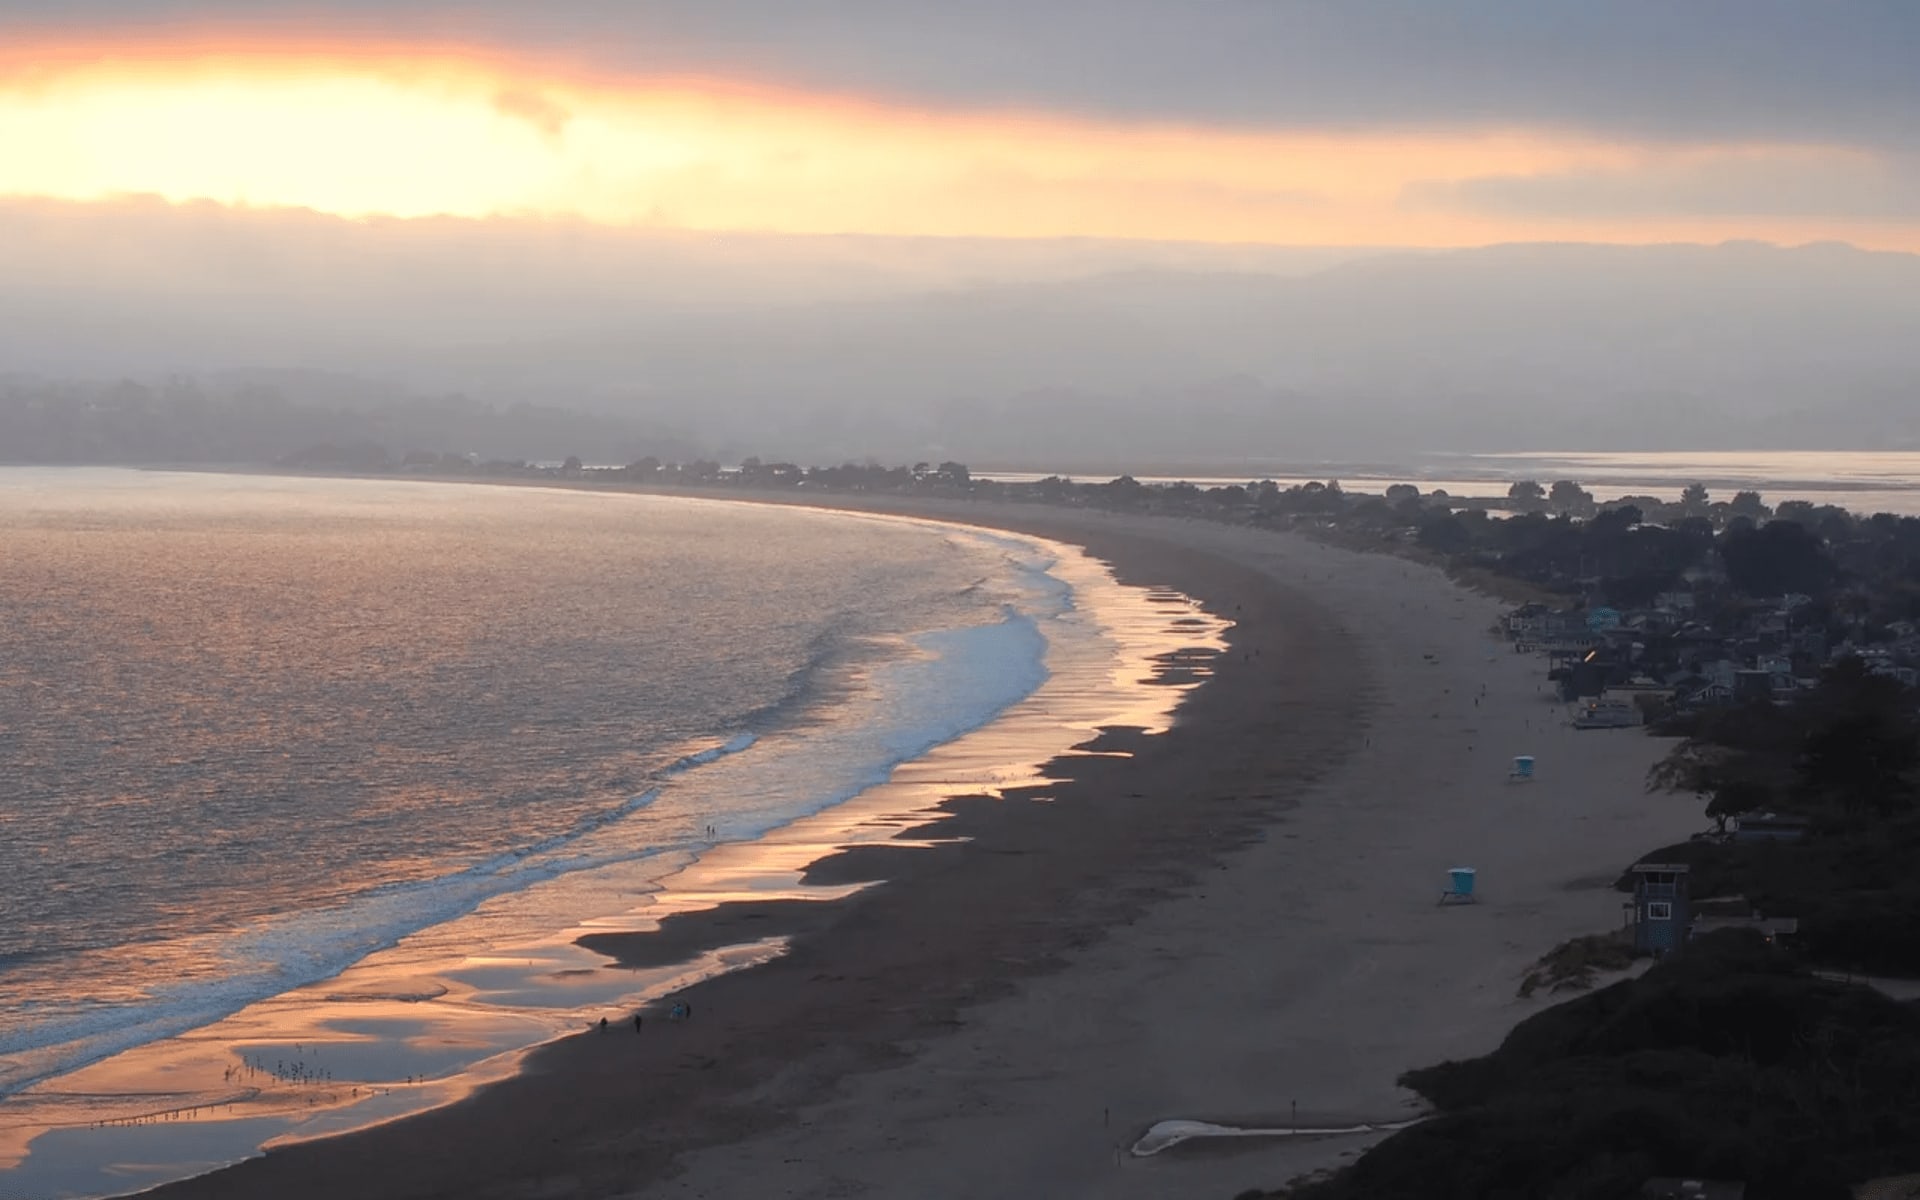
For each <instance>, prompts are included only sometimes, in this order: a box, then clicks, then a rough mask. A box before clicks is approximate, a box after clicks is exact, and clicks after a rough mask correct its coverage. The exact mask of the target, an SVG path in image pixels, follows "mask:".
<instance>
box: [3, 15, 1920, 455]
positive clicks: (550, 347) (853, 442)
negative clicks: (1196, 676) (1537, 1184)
mask: <svg viewBox="0 0 1920 1200" xmlns="http://www.w3.org/2000/svg"><path fill="white" fill-rule="evenodd" d="M1822 13H1823V14H1824V15H1819V14H1813V13H1811V12H1801V11H1797V10H1796V9H1794V8H1793V6H1771V7H1768V8H1765V9H1763V10H1757V11H1756V10H1755V9H1753V8H1752V7H1751V6H1744V5H1737V4H1732V3H1723V2H1720V0H1713V2H1709V3H1702V4H1698V5H1689V6H1687V7H1685V8H1684V9H1674V8H1672V6H1669V5H1661V4H1655V3H1651V2H1646V3H1643V2H1641V0H1633V2H1631V3H1625V4H1621V5H1615V6H1610V8H1609V9H1608V13H1607V17H1606V19H1604V20H1601V19H1598V18H1596V16H1595V15H1594V13H1593V12H1592V11H1590V10H1589V9H1588V8H1587V7H1586V6H1582V5H1575V4H1569V3H1558V2H1552V3H1546V4H1530V5H1525V6H1520V5H1514V4H1508V3H1501V2H1498V0H1471V2H1463V3H1461V4H1459V5H1454V6H1448V7H1447V8H1446V9H1445V10H1436V9H1434V8H1432V7H1429V6H1426V5H1422V4H1416V3H1412V2H1411V0H1368V2H1367V3H1356V4H1351V5H1341V6H1322V5H1312V4H1302V5H1276V6H1271V7H1268V6H1248V5H1219V4H1201V5H1196V6H1188V7H1182V8H1179V9H1175V8H1172V7H1169V6H1165V5H1161V4H1155V3H1152V2H1151V0H1123V2H1120V3H1116V4H1113V5H1110V6H1106V7H1104V8H1103V9H1101V10H1100V12H1099V14H1098V19H1086V17H1087V15H1086V14H1080V15H1077V16H1076V15H1073V14H1071V13H1068V12H1067V11H1066V10H1058V11H1056V10H1028V9H1025V8H1019V9H1016V8H1014V7H1013V6H1010V5H1005V4H1000V3H997V2H996V3H989V4H983V5H978V6H968V7H967V8H966V9H965V10H955V9H952V8H950V7H948V6H937V5H930V4H925V3H920V2H919V0H912V2H909V3H904V4H897V5H882V4H877V3H867V2H865V0H856V2H855V3H851V4H848V5H845V6H841V7H840V8H837V9H835V10H833V11H832V12H830V13H818V14H814V15H813V16H810V17H806V18H804V19H803V18H800V17H796V16H795V15H794V13H793V12H791V11H790V10H788V9H786V8H783V7H782V6H778V5H770V4H766V3H764V2H762V0H725V2H723V3H715V4H706V5H699V6H693V5H686V4H683V3H676V2H674V0H647V2H646V3H640V4H619V5H615V4H608V3H604V2H602V0H564V2H561V3H555V4H552V5H545V6H542V7H541V8H540V9H539V10H538V11H534V10H530V9H527V8H525V7H524V6H516V5H508V4H500V3H479V4H458V5H455V4H448V3H440V2H439V0H422V2H421V3H417V4H413V5H410V6H407V7H406V8H404V9H399V10H396V9H394V8H393V7H392V6H385V5H382V6H371V5H367V4H364V3H358V2H355V0H315V2H311V3H301V4H297V5H280V4H269V5H262V4H246V5H242V4H238V3H234V2H231V0H166V2H164V3H143V4H139V5H133V4H128V3H121V2H116V0H84V2H80V3H70V2H63V3H59V4H54V3H51V2H43V0H26V2H24V3H21V4H17V5H13V6H10V7H9V9H8V11H7V12H6V13H5V14H0V32H4V33H5V34H6V35H7V37H8V48H7V50H6V51H5V52H4V54H0V140H4V141H5V142H6V144H7V145H9V147H10V149H11V153H10V154H9V155H8V156H7V158H6V160H5V161H4V162H0V228H5V229H6V230H7V234H8V236H6V237H5V238H0V376H4V377H11V378H13V379H15V380H16V381H18V380H21V379H37V380H41V381H53V382H55V383H71V382H74V381H91V382H93V383H98V384H111V383H113V382H115V381H118V380H120V379H122V378H127V379H132V380H136V381H140V382H144V383H150V384H157V383H163V382H164V381H165V380H168V379H170V378H175V377H179V376H190V377H193V378H195V379H196V380H200V381H202V383H203V385H204V386H207V387H209V388H213V389H216V390H218V389H226V390H227V391H229V392H231V393H233V394H234V395H236V396H238V395H277V396H279V397H280V398H281V399H284V400H287V401H289V402H295V403H311V404H333V405H342V404H344V405H353V406H366V405H374V404H381V403H386V402H389V401H392V400H394V399H396V398H409V397H411V398H427V399H435V400H438V399H441V398H445V397H449V396H458V397H462V398H465V399H466V400H468V401H472V402H475V403H478V404H481V405H490V406H495V407H504V406H511V405H537V406H541V407H543V408H546V409H566V410H572V411H575V412H578V413H580V414H583V415H585V416H590V417H596V418H609V419H614V420H617V421H620V422H627V423H631V424H632V426H633V427H634V428H635V429H637V430H647V431H654V433H655V434H656V435H657V436H659V437H661V438H662V439H665V440H667V441H670V442H671V443H672V444H674V445H680V446H687V447H693V448H696V449H698V450H701V451H704V452H706V453H710V454H713V455H716V456H728V455H735V456H737V455H744V454H760V455H762V456H778V457H788V458H794V459H806V460H810V461H820V462H831V461H839V460H843V459H859V458H863V457H866V456H875V457H880V458H884V459H894V460H909V461H910V460H913V459H917V458H924V457H949V456H951V457H959V458H962V459H972V460H978V461H985V462H999V463H1017V464H1020V465H1039V464H1048V463H1061V464H1086V463H1093V462H1101V463H1112V464H1115V465H1120V464H1123V463H1129V462H1140V461H1154V462H1170V461H1178V462H1188V463H1210V462H1218V461H1223V460H1226V459H1234V458H1249V457H1254V458H1266V459H1275V460H1297V459H1311V458H1352V457H1363V458H1364V457H1376V456H1404V455H1408V454H1413V453H1420V452H1430V451H1442V452H1476V451H1496V452H1497V451H1513V450H1525V449H1532V448H1539V447H1571V448H1584V449H1592V450H1619V449H1660V448H1687V449H1735V448H1740V449H1778V448H1789V447H1797V446H1809V447H1815V448H1842V447H1862V448H1880V447H1887V446H1894V447H1903V446H1910V445H1913V444H1914V435H1912V434H1911V433H1910V432H1909V431H1910V430H1911V429H1913V428H1914V427H1915V424H1914V417H1915V416H1917V415H1920V338H1915V337H1914V336H1913V334H1914V332H1915V331H1916V330H1920V299H1916V297H1920V258H1916V256H1915V252H1920V146H1917V145H1916V143H1915V142H1914V140H1913V137H1912V133H1911V131H1912V129H1913V128H1915V127H1916V126H1915V124H1914V122H1913V121H1912V120H1910V119H1908V118H1911V117H1913V116H1914V115H1916V109H1920V88H1916V87H1915V86H1914V83H1913V80H1912V78H1911V72H1907V71H1905V70H1904V64H1905V63H1907V62H1909V61H1911V56H1910V55H1908V54H1906V51H1907V50H1910V49H1915V48H1916V47H1920V18H1916V17H1915V16H1914V15H1912V14H1909V13H1906V12H1905V11H1904V10H1901V9H1894V8H1889V7H1888V6H1886V5H1884V4H1876V3H1872V2H1870V0H1859V2H1858V3H1848V4H1842V5H1838V6H1831V7H1829V8H1827V9H1823V10H1822ZM1629 66H1631V67H1633V68H1634V70H1633V72H1632V73H1631V75H1630V76H1629V75H1623V74H1622V71H1623V70H1624V69H1625V68H1627V67H1629ZM1629 77H1630V78H1632V79H1633V81H1634V82H1633V85H1632V86H1630V87H1629V86H1625V85H1624V84H1623V82H1622V80H1623V79H1625V78H1629ZM16 386H20V385H19V384H18V383H16ZM434 448H435V449H457V448H458V447H434ZM396 449H397V448H396ZM540 452H542V451H540V450H536V449H532V448H530V449H529V451H528V453H540ZM3 456H4V453H3V452H0V457H3Z"/></svg>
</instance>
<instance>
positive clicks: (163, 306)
mask: <svg viewBox="0 0 1920 1200" xmlns="http://www.w3.org/2000/svg"><path fill="white" fill-rule="evenodd" d="M0 221H4V226H3V227H4V228H5V229H6V230H7V234H6V236H5V237H4V238H3V239H0V372H5V373H7V374H11V375H13V376H15V377H16V378H18V377H38V378H51V379H93V380H100V379H109V380H110V379H115V378H119V377H129V378H135V379H155V378H160V377H164V376H167V375H180V374H190V375H194V376H197V377H201V378H203V379H217V378H221V377H228V378H232V377H236V376H237V377H240V378H247V379H250V380H252V381H255V382H258V381H261V380H265V381H267V382H268V383H269V384H271V385H272V386H274V387H276V388H278V389H281V390H282V391H285V392H290V393H293V394H291V395H289V396H288V398H289V399H296V400H298V399H312V398H314V397H313V396H303V395H301V394H300V393H301V392H302V391H303V390H304V391H308V392H312V391H314V390H315V389H319V390H321V391H323V392H324V393H325V398H326V399H328V400H329V401H330V402H338V403H346V404H353V403H361V402H372V401H375V400H378V399H380V398H383V397H391V396H394V395H446V394H450V393H461V394H463V395H465V396H467V397H470V398H472V399H473V400H477V401H483V402H489V403H494V404H501V405H504V404H510V403H522V402H533V403H541V404H553V405H562V406H567V407H571V408H578V409H586V410H591V411H598V412H605V413H610V414H617V415H621V416H628V417H636V418H641V419H643V420H644V422H645V423H646V424H647V425H649V426H657V427H661V428H671V429H673V430H676V431H678V432H679V433H681V434H683V435H685V436H686V437H688V438H690V439H692V440H693V442H694V443H696V444H698V445H701V446H703V447H705V448H707V449H708V450H709V451H710V452H712V453H714V454H717V455H720V456H723V457H724V456H727V455H733V454H759V455H762V456H781V457H791V458H795V459H802V460H806V461H837V460H839V459H844V458H850V457H860V456H864V455H875V456H879V457H883V458H890V459H911V458H920V457H928V456H932V455H938V456H941V457H957V458H960V459H962V460H963V461H971V462H979V463H993V464H996V465H1003V466H1034V467H1045V468H1052V467H1055V466H1059V467H1062V468H1070V467H1077V468H1081V469H1096V468H1102V467H1106V466H1114V467H1126V466H1131V465H1135V464H1140V463H1144V462H1154V463H1181V464H1192V465H1198V464H1203V463H1222V464H1225V463H1230V462H1237V461H1247V460H1250V459H1267V460H1280V459H1301V458H1308V457H1317V456H1377V455H1383V454H1399V453H1408V452H1414V451H1422V450H1462V451H1485V450H1513V449H1538V448H1545V447H1578V448H1582V449H1651V448H1727V449H1733V448H1798V447H1820V448H1845V447H1887V446H1896V445H1911V444H1912V441H1913V439H1912V437H1911V436H1910V435H1909V434H1908V432H1907V431H1908V430H1910V429H1912V428H1913V427H1914V417H1915V416H1916V415H1920V413H1917V412H1916V410H1917V409H1920V338H1917V337H1916V334H1920V257H1916V256H1912V255H1900V254H1879V253H1871V254H1870V253H1865V252H1861V251H1857V250H1853V249H1850V248H1847V247H1843V246H1833V245H1824V246H1811V247H1801V248H1794V249H1781V248H1776V247H1770V246H1763V245H1756V244H1728V245H1723V246H1714V247H1701V246H1653V247H1603V246H1579V245H1540V246H1496V247H1488V248H1484V249H1478V250H1463V251H1446V252H1404V251H1400V252H1382V251H1367V250H1361V249H1355V250H1325V249H1312V250H1289V249H1285V248H1271V247H1232V246H1226V247H1222V246H1188V245H1168V244H1152V243H1146V244H1143V243H1103V242H1082V241H1042V242H1032V241H1029V242H1009V241H958V240H936V239H911V240H910V239H879V238H852V237H848V238H800V237H779V236H771V235H692V234H682V233H658V234H655V233H645V232H623V231H610V230H605V229H598V228H594V227H591V226H585V225H560V224H534V223H516V222H507V221H499V222H483V223H476V222H458V221H425V222H398V221H387V222H375V223H354V222H346V221H339V220H333V219H330V218H324V217H319V216H315V215H312V214H306V213H263V212H233V211H231V210H226V209H220V208H215V207H212V206H205V207H199V208H187V209H172V208H167V207H164V206H159V205H145V204H129V205H117V206H84V207H83V206H71V205H60V204H52V203H30V202H15V203H9V204H6V205H0Z"/></svg>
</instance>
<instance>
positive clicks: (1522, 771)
mask: <svg viewBox="0 0 1920 1200" xmlns="http://www.w3.org/2000/svg"><path fill="white" fill-rule="evenodd" d="M1532 779H1533V755H1531V754H1516V755H1514V756H1513V768H1512V769H1511V770H1509V771H1508V772H1507V782H1508V783H1528V782H1531V781H1532Z"/></svg>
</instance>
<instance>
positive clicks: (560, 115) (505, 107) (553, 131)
mask: <svg viewBox="0 0 1920 1200" xmlns="http://www.w3.org/2000/svg"><path fill="white" fill-rule="evenodd" d="M493 107H494V108H495V109H497V110H498V111H499V112H501V113H502V114H504V115H506V116H509V117H514V118H517V119H519V120H522V121H525V122H526V123H527V124H529V125H531V126H533V127H534V128H535V129H538V130H539V131H540V132H541V133H544V134H546V135H547V136H548V137H550V138H558V137H560V136H561V135H562V134H564V133H565V132H566V131H567V122H568V121H571V120H572V119H573V114H572V113H571V112H568V111H567V109H566V108H565V107H563V106H561V105H559V104H556V103H554V102H553V101H552V100H549V99H547V98H546V97H545V96H542V95H540V94H539V93H538V92H530V91H524V90H522V89H519V88H507V89H504V90H502V91H500V92H497V93H495V94H494V97H493Z"/></svg>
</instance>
